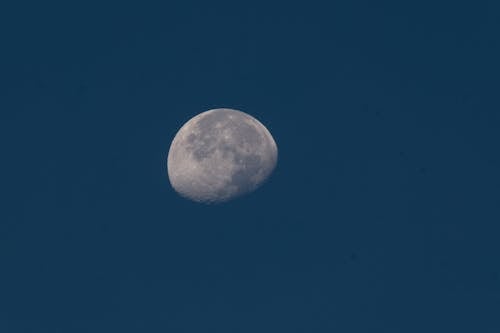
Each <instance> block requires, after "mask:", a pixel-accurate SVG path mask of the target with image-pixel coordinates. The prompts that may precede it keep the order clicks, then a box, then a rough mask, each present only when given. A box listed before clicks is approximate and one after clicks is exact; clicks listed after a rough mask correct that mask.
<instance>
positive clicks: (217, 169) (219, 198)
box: [167, 109, 278, 203]
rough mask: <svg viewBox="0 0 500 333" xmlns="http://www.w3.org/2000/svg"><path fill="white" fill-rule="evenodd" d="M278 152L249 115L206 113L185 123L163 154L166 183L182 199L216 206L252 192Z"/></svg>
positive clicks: (270, 169)
mask: <svg viewBox="0 0 500 333" xmlns="http://www.w3.org/2000/svg"><path fill="white" fill-rule="evenodd" d="M277 160H278V148H277V146H276V142H275V141H274V139H273V137H272V135H271V133H269V131H268V130H267V128H266V127H265V126H264V125H262V124H261V123H260V122H259V121H258V120H257V119H255V118H254V117H252V116H250V115H248V114H246V113H244V112H241V111H238V110H233V109H212V110H208V111H205V112H203V113H200V114H198V115H197V116H195V117H193V118H191V119H190V120H189V121H188V122H186V123H185V124H184V125H183V126H182V127H181V128H180V130H179V131H178V132H177V134H176V135H175V137H174V139H173V141H172V144H171V145H170V149H169V152H168V160H167V169H168V178H169V181H170V184H171V185H172V187H173V188H174V190H175V191H176V192H177V193H179V194H180V195H181V196H182V197H184V198H187V199H190V200H193V201H195V202H200V203H222V202H226V201H229V200H231V199H234V198H236V197H239V196H242V195H244V194H247V193H250V192H253V191H255V190H256V189H257V188H259V187H260V186H261V185H262V184H263V183H264V182H265V181H266V180H267V179H268V178H269V176H270V175H271V174H272V172H273V170H274V169H275V167H276V164H277Z"/></svg>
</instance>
